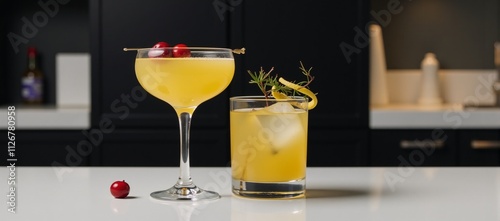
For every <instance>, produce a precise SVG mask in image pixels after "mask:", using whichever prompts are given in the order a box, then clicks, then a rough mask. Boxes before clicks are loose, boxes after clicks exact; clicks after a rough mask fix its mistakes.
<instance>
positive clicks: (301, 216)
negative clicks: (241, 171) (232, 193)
mask: <svg viewBox="0 0 500 221" xmlns="http://www.w3.org/2000/svg"><path fill="white" fill-rule="evenodd" d="M250 220H252V221H255V220H260V221H263V220H287V221H304V220H306V199H289V200H256V199H244V198H239V197H232V198H231V221H250Z"/></svg>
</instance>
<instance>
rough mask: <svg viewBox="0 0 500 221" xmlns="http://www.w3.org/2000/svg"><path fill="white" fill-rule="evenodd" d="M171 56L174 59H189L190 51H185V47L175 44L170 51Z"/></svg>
mask: <svg viewBox="0 0 500 221" xmlns="http://www.w3.org/2000/svg"><path fill="white" fill-rule="evenodd" d="M172 54H173V56H174V57H176V58H180V57H191V51H190V50H189V49H187V45H185V44H177V45H175V46H174V49H173V50H172Z"/></svg>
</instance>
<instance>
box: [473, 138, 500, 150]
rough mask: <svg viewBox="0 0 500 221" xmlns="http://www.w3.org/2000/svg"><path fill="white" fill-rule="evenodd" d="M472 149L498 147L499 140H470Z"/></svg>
mask: <svg viewBox="0 0 500 221" xmlns="http://www.w3.org/2000/svg"><path fill="white" fill-rule="evenodd" d="M470 146H471V147H472V149H500V141H499V140H472V141H471V142H470Z"/></svg>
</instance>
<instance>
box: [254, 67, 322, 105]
mask: <svg viewBox="0 0 500 221" xmlns="http://www.w3.org/2000/svg"><path fill="white" fill-rule="evenodd" d="M299 69H300V71H301V73H302V74H303V75H305V76H306V80H304V81H300V82H297V83H296V82H293V83H294V84H297V85H300V86H301V87H305V88H308V87H309V84H311V82H312V81H313V80H314V76H312V75H311V70H312V67H311V68H309V69H306V68H305V67H304V64H303V63H302V61H301V62H300V67H299ZM273 70H274V67H273V68H271V69H270V70H269V71H267V72H266V71H265V70H264V69H263V68H262V67H261V68H260V70H259V72H252V71H250V70H248V74H249V75H250V77H251V80H250V82H249V83H251V84H257V86H258V87H259V89H260V91H261V92H262V93H263V94H264V96H265V97H266V98H268V97H269V96H270V95H271V93H272V90H273V88H274V91H277V92H281V93H283V94H286V95H289V96H295V95H296V93H300V92H297V91H296V90H293V89H291V88H289V87H287V86H285V85H283V84H281V83H280V82H279V81H278V79H279V77H278V75H274V76H271V72H272V71H273Z"/></svg>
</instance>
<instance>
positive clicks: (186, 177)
mask: <svg viewBox="0 0 500 221" xmlns="http://www.w3.org/2000/svg"><path fill="white" fill-rule="evenodd" d="M179 128H180V138H181V139H180V147H181V149H180V152H181V155H180V175H179V180H178V181H177V186H179V187H186V186H191V185H192V184H193V180H192V179H191V175H190V169H189V130H190V128H191V114H190V113H186V112H183V113H180V114H179Z"/></svg>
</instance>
